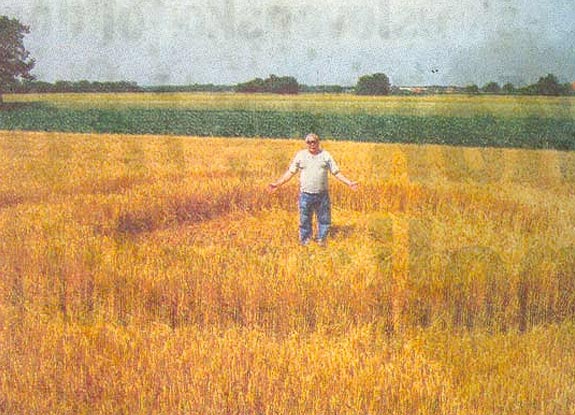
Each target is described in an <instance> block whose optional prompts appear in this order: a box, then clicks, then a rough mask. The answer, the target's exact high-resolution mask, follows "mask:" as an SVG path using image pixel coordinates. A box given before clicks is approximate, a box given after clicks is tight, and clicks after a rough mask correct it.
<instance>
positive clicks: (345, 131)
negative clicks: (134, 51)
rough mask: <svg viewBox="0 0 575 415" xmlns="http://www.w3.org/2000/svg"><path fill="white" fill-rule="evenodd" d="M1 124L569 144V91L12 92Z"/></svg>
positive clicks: (573, 131)
mask: <svg viewBox="0 0 575 415" xmlns="http://www.w3.org/2000/svg"><path fill="white" fill-rule="evenodd" d="M6 101H7V102H9V103H12V104H13V107H12V110H10V111H2V112H0V129H4V130H32V131H35V130H40V131H61V132H84V133H90V132H95V133H119V134H168V135H194V136H225V137H272V138H285V137H300V136H302V135H304V134H305V133H307V132H309V131H315V132H317V133H318V134H320V135H321V136H322V137H324V138H329V139H335V140H352V141H368V142H388V143H389V142H395V143H416V144H447V145H462V146H482V147H483V146H489V147H516V148H539V149H545V148H550V149H560V150H572V149H575V109H574V108H575V106H574V104H575V98H571V97H568V98H565V97H560V98H557V97H515V96H477V97H475V96H464V95H453V96H451V95H445V96H430V97H418V98H414V97H357V96H353V95H345V94H342V95H298V96H277V95H276V96H274V95H245V94H133V93H132V94H46V95H11V96H7V97H6Z"/></svg>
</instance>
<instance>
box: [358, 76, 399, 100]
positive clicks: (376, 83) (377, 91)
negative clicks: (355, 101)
mask: <svg viewBox="0 0 575 415" xmlns="http://www.w3.org/2000/svg"><path fill="white" fill-rule="evenodd" d="M390 91H391V84H390V83H389V78H388V77H387V75H386V74H384V73H374V74H372V75H364V76H361V77H360V78H359V79H358V81H357V84H356V86H355V93H356V94H357V95H389V93H390Z"/></svg>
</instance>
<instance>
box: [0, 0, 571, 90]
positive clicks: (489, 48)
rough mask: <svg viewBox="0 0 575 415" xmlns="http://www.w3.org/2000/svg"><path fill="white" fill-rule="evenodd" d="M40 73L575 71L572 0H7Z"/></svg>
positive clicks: (230, 76) (428, 80) (225, 76)
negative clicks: (25, 30) (23, 27)
mask: <svg viewBox="0 0 575 415" xmlns="http://www.w3.org/2000/svg"><path fill="white" fill-rule="evenodd" d="M0 15H9V16H14V17H17V18H19V19H20V20H21V21H22V22H23V23H25V24H27V25H29V26H30V27H31V34H30V35H28V36H27V37H26V39H25V42H26V46H27V47H28V49H29V50H30V52H31V53H32V55H33V57H35V58H36V60H37V65H36V68H35V69H34V72H33V73H34V74H35V75H36V76H37V77H38V78H39V79H42V80H46V81H56V80H60V79H61V80H81V79H87V80H100V81H114V80H129V81H136V82H138V84H140V85H152V84H188V83H215V84H226V83H228V84H233V83H237V82H243V81H247V80H249V79H252V78H255V77H262V78H265V77H267V76H268V75H270V74H276V75H281V76H285V75H291V76H295V77H296V78H297V79H298V81H299V82H300V83H306V84H312V85H314V84H340V85H353V84H355V82H356V81H357V78H358V77H359V76H361V75H365V74H368V73H374V72H384V73H386V74H387V75H388V76H389V77H390V79H391V82H392V84H394V85H416V84H419V85H424V84H428V85H429V84H443V85H449V84H457V85H466V84H470V83H477V84H479V85H482V84H484V83H485V82H487V81H491V80H494V81H498V82H500V83H505V82H513V83H514V84H516V85H520V84H525V83H532V82H535V81H536V80H537V79H538V77H540V76H544V75H546V74H547V73H554V74H556V75H557V76H558V77H559V78H560V80H561V81H573V80H575V53H574V51H575V1H573V0H547V1H545V2H543V1H541V2H533V1H532V0H435V1H430V0H338V1H329V0H0Z"/></svg>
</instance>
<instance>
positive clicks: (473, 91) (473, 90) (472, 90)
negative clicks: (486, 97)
mask: <svg viewBox="0 0 575 415" xmlns="http://www.w3.org/2000/svg"><path fill="white" fill-rule="evenodd" d="M464 90H465V92H466V93H467V94H470V95H477V94H479V87H478V86H477V85H476V84H472V85H467V86H466V87H465V88H464Z"/></svg>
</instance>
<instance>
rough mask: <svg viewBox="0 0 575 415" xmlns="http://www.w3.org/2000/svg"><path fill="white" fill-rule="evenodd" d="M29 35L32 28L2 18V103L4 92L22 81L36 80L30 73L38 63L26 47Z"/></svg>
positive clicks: (0, 23) (0, 83)
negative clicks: (25, 38)
mask: <svg viewBox="0 0 575 415" xmlns="http://www.w3.org/2000/svg"><path fill="white" fill-rule="evenodd" d="M28 33H30V28H29V27H28V26H25V25H23V24H22V23H20V22H19V21H18V20H17V19H10V18H8V17H6V16H0V103H1V102H2V92H3V91H5V90H7V89H8V88H9V87H11V86H12V85H14V84H15V83H17V82H18V81H19V80H20V79H27V80H31V79H34V76H32V75H30V71H31V70H32V68H33V67H34V64H35V63H36V62H35V61H34V59H30V53H29V52H28V51H27V50H26V48H25V47H24V35H26V34H28Z"/></svg>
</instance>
